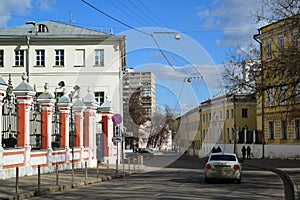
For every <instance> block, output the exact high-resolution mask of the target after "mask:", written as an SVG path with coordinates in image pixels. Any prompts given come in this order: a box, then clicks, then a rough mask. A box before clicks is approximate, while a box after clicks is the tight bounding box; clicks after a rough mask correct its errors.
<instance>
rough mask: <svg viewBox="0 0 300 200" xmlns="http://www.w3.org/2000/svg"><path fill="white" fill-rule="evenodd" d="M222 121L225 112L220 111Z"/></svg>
mask: <svg viewBox="0 0 300 200" xmlns="http://www.w3.org/2000/svg"><path fill="white" fill-rule="evenodd" d="M220 119H223V112H222V111H220Z"/></svg>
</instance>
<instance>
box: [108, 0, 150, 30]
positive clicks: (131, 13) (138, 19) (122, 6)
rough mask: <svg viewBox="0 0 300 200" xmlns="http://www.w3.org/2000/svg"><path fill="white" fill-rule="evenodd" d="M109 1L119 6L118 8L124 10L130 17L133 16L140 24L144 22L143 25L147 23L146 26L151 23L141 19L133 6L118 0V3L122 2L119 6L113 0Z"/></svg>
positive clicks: (116, 6)
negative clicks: (130, 6)
mask: <svg viewBox="0 0 300 200" xmlns="http://www.w3.org/2000/svg"><path fill="white" fill-rule="evenodd" d="M117 1H118V0H117ZM108 2H109V3H110V4H111V5H113V6H114V7H115V8H117V9H118V10H120V11H121V12H123V13H124V14H126V15H127V16H129V17H130V18H132V19H133V20H135V21H136V22H138V23H140V24H143V25H146V26H148V25H149V24H148V23H147V22H146V21H145V20H141V19H140V16H139V15H138V14H137V13H136V12H135V11H134V10H132V9H131V8H129V7H128V6H127V5H126V4H124V3H122V1H118V4H120V5H121V6H118V4H115V3H113V1H111V0H108ZM123 8H126V9H127V10H129V11H130V13H129V12H127V11H126V10H125V9H123Z"/></svg>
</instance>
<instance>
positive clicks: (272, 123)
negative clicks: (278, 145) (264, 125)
mask: <svg viewBox="0 0 300 200" xmlns="http://www.w3.org/2000/svg"><path fill="white" fill-rule="evenodd" d="M268 133H269V139H274V122H273V121H269V127H268Z"/></svg>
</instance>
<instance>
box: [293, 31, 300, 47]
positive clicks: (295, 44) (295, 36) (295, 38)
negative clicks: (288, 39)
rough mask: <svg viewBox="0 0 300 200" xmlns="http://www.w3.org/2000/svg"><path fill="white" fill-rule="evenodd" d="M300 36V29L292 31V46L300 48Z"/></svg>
mask: <svg viewBox="0 0 300 200" xmlns="http://www.w3.org/2000/svg"><path fill="white" fill-rule="evenodd" d="M298 38H299V35H298V31H294V32H293V33H292V47H293V48H294V49H298Z"/></svg>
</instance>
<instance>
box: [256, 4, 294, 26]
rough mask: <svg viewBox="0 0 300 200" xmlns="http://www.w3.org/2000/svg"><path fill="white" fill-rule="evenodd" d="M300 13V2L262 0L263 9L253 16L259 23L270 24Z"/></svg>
mask: <svg viewBox="0 0 300 200" xmlns="http://www.w3.org/2000/svg"><path fill="white" fill-rule="evenodd" d="M299 13H300V1H299V0H262V7H261V8H260V9H258V10H256V11H254V12H252V13H251V15H252V16H253V17H254V19H255V21H256V22H257V23H267V24H270V23H273V22H276V21H279V20H282V19H286V18H289V17H291V16H294V15H298V14H299Z"/></svg>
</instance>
